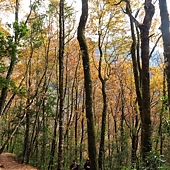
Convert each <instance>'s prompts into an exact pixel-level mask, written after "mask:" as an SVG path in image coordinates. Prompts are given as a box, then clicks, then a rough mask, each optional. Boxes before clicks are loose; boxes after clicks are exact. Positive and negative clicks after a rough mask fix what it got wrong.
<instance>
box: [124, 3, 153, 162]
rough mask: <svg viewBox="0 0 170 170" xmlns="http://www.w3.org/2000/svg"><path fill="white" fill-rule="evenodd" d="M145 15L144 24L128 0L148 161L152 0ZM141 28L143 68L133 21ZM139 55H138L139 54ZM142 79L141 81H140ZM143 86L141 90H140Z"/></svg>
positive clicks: (142, 136)
mask: <svg viewBox="0 0 170 170" xmlns="http://www.w3.org/2000/svg"><path fill="white" fill-rule="evenodd" d="M144 9H145V16H144V20H143V23H142V24H139V22H138V21H137V20H136V19H135V18H134V17H133V16H132V12H131V6H130V1H127V6H126V10H127V14H128V15H129V17H130V22H131V33H132V40H133V43H132V46H131V53H132V61H133V71H134V79H135V86H136V94H137V100H138V105H139V111H140V116H141V155H142V159H143V161H144V162H146V156H147V154H148V153H149V152H150V151H151V149H152V144H151V116H150V76H149V59H150V55H149V30H150V27H151V22H152V18H153V15H154V13H155V8H154V6H153V4H152V0H145V3H144ZM132 22H134V23H135V24H136V26H137V27H138V28H139V29H140V39H141V60H142V62H141V63H142V68H141V69H140V66H139V65H137V59H136V52H135V51H136V50H135V49H136V38H135V34H134V26H133V23H132ZM137 57H138V56H137ZM139 80H140V81H139ZM140 87H141V91H140Z"/></svg>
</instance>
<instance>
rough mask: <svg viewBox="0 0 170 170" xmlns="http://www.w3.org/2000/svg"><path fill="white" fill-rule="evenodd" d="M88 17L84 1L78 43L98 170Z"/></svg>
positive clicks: (92, 155) (90, 144) (94, 164)
mask: <svg viewBox="0 0 170 170" xmlns="http://www.w3.org/2000/svg"><path fill="white" fill-rule="evenodd" d="M87 17H88V0H82V14H81V18H80V22H79V26H78V37H77V38H78V41H79V45H80V49H81V53H82V60H83V68H84V86H85V91H86V118H87V131H88V151H89V157H90V160H91V162H92V164H91V169H93V170H97V159H96V154H97V152H96V139H95V127H94V115H93V110H92V108H93V107H92V106H93V105H92V103H93V102H92V80H91V75H90V62H89V53H88V48H87V44H86V39H85V35H84V33H85V25H86V21H87Z"/></svg>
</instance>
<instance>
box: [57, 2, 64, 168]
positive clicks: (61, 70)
mask: <svg viewBox="0 0 170 170" xmlns="http://www.w3.org/2000/svg"><path fill="white" fill-rule="evenodd" d="M59 6H60V12H59V144H58V170H62V169H63V161H64V159H63V154H64V153H63V149H64V127H63V125H64V87H63V86H64V82H63V80H64V0H60V4H59Z"/></svg>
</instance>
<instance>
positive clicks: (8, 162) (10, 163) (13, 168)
mask: <svg viewBox="0 0 170 170" xmlns="http://www.w3.org/2000/svg"><path fill="white" fill-rule="evenodd" d="M0 170H38V169H36V168H34V167H31V166H29V165H25V164H19V163H18V162H17V161H16V155H14V154H12V153H2V154H1V155H0Z"/></svg>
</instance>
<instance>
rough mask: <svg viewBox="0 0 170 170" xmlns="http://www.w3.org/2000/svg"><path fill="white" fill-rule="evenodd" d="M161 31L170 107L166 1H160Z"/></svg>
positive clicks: (169, 60)
mask: <svg viewBox="0 0 170 170" xmlns="http://www.w3.org/2000/svg"><path fill="white" fill-rule="evenodd" d="M159 8H160V16H161V27H160V29H161V31H162V39H163V47H164V58H165V59H164V60H165V73H166V81H167V90H168V106H170V23H169V13H168V9H167V2H166V0H159Z"/></svg>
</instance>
